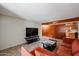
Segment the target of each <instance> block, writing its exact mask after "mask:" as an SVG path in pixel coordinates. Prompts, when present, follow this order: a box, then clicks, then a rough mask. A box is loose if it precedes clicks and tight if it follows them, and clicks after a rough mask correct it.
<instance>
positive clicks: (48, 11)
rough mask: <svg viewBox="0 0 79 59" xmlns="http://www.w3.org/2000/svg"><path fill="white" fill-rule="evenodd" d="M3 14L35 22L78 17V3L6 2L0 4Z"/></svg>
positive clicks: (0, 10) (0, 11)
mask: <svg viewBox="0 0 79 59" xmlns="http://www.w3.org/2000/svg"><path fill="white" fill-rule="evenodd" d="M0 13H1V14H3V15H8V16H14V17H19V18H23V19H25V20H30V21H34V22H37V23H43V22H50V21H56V20H62V19H67V18H74V17H79V4H78V3H7V4H0Z"/></svg>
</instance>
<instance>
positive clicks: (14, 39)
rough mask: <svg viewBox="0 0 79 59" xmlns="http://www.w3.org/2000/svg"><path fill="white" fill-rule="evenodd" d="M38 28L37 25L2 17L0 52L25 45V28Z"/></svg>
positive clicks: (0, 19) (0, 21) (0, 20)
mask: <svg viewBox="0 0 79 59" xmlns="http://www.w3.org/2000/svg"><path fill="white" fill-rule="evenodd" d="M26 27H38V26H37V25H36V24H35V23H33V22H29V21H25V20H21V19H18V18H15V17H10V16H2V15H0V50H3V49H6V48H10V47H13V46H16V45H19V44H22V43H25V42H26V41H25V39H24V38H25V28H26Z"/></svg>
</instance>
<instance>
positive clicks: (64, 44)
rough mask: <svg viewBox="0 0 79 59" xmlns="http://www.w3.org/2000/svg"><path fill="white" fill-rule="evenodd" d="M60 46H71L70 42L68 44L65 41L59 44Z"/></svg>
mask: <svg viewBox="0 0 79 59" xmlns="http://www.w3.org/2000/svg"><path fill="white" fill-rule="evenodd" d="M61 45H62V46H65V47H67V48H72V44H68V43H65V42H62V44H61Z"/></svg>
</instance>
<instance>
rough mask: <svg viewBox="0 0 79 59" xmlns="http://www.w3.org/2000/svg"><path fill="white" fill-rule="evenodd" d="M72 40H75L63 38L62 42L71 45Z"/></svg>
mask: <svg viewBox="0 0 79 59" xmlns="http://www.w3.org/2000/svg"><path fill="white" fill-rule="evenodd" d="M74 40H75V39H71V38H64V39H63V42H65V43H68V44H72V43H73V41H74Z"/></svg>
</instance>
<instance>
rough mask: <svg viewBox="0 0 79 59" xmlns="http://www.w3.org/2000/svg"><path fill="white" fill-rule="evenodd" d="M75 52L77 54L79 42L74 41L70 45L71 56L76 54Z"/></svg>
mask: <svg viewBox="0 0 79 59" xmlns="http://www.w3.org/2000/svg"><path fill="white" fill-rule="evenodd" d="M77 52H79V40H75V41H74V42H73V43H72V53H73V55H74V54H76V53H77Z"/></svg>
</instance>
